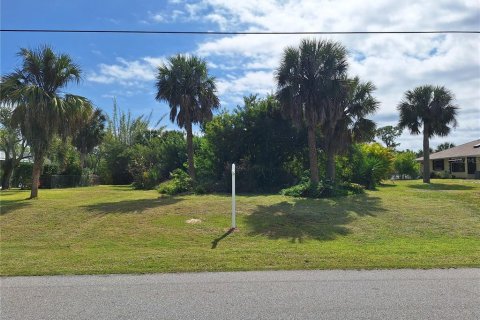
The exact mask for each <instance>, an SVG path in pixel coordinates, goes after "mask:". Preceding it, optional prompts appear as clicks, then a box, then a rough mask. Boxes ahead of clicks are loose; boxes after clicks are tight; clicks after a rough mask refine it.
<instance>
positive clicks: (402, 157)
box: [393, 151, 420, 179]
mask: <svg viewBox="0 0 480 320" xmlns="http://www.w3.org/2000/svg"><path fill="white" fill-rule="evenodd" d="M416 158H417V156H416V155H415V153H414V152H412V151H405V152H399V153H397V154H396V155H395V160H394V162H393V166H394V168H395V173H396V174H397V175H398V176H399V177H400V179H405V178H407V177H409V178H410V179H416V178H417V177H418V176H419V174H420V164H419V163H418V162H417V161H416V160H415V159H416Z"/></svg>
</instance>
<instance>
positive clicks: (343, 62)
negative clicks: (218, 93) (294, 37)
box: [275, 39, 348, 184]
mask: <svg viewBox="0 0 480 320" xmlns="http://www.w3.org/2000/svg"><path fill="white" fill-rule="evenodd" d="M347 67H348V64H347V51H346V49H345V47H343V46H342V45H341V44H339V43H337V42H333V41H322V40H320V41H317V40H308V39H304V40H302V42H301V43H300V46H299V47H298V48H295V47H287V48H286V49H285V50H284V52H283V57H282V60H281V63H280V67H279V68H278V69H277V71H276V75H275V77H276V80H277V88H278V91H277V98H278V100H279V101H280V104H281V106H282V109H283V110H284V112H285V113H286V114H287V115H288V116H289V117H290V118H291V119H292V121H293V122H294V124H296V125H297V126H299V125H304V126H305V127H306V128H307V132H308V149H309V161H310V181H311V182H312V183H314V184H317V183H318V181H319V177H318V162H317V142H316V131H317V129H318V127H319V126H322V125H325V124H326V120H327V119H328V120H333V121H334V122H335V123H336V121H337V120H338V119H339V118H340V117H341V115H342V112H341V110H340V109H339V108H338V101H337V98H338V97H339V96H341V94H340V93H341V92H342V91H344V90H345V84H344V78H345V74H346V71H347Z"/></svg>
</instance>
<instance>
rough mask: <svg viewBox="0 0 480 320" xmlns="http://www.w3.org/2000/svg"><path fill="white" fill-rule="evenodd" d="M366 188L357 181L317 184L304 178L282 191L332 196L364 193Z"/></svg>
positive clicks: (296, 195) (309, 196) (287, 193)
mask: <svg viewBox="0 0 480 320" xmlns="http://www.w3.org/2000/svg"><path fill="white" fill-rule="evenodd" d="M364 190H365V188H364V187H363V186H361V185H359V184H356V183H349V182H342V183H338V184H335V183H331V182H328V181H321V182H320V183H318V184H316V185H315V184H312V183H311V182H309V181H305V180H303V181H302V182H301V183H299V184H297V185H294V186H292V187H290V188H286V189H283V190H282V191H280V193H281V194H282V195H285V196H291V197H305V198H331V197H339V196H347V195H349V194H360V193H363V192H364Z"/></svg>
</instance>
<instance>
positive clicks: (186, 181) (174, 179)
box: [158, 169, 192, 195]
mask: <svg viewBox="0 0 480 320" xmlns="http://www.w3.org/2000/svg"><path fill="white" fill-rule="evenodd" d="M170 177H171V179H170V180H168V181H165V182H163V183H161V184H160V185H159V186H158V192H159V193H161V194H169V195H174V194H179V193H182V192H187V191H190V190H192V179H190V177H189V176H188V174H187V173H186V172H185V171H183V170H182V169H175V170H173V172H172V173H171V174H170Z"/></svg>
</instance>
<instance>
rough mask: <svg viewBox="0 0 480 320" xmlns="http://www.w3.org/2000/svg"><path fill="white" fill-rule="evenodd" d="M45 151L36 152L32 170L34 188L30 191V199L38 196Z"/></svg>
mask: <svg viewBox="0 0 480 320" xmlns="http://www.w3.org/2000/svg"><path fill="white" fill-rule="evenodd" d="M43 160H44V159H43V153H36V154H35V158H34V160H33V172H32V190H31V192H30V199H34V198H37V197H38V186H39V184H40V173H41V172H42V167H43Z"/></svg>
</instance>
